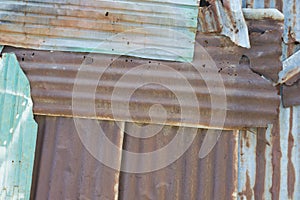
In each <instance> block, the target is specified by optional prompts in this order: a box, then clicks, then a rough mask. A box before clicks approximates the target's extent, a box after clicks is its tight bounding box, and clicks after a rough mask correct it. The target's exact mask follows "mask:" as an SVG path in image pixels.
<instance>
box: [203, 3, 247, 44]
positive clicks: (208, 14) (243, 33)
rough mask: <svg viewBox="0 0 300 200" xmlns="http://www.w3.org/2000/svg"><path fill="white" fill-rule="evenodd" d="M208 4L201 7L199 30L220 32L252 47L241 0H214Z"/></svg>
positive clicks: (237, 42) (235, 41)
mask: <svg viewBox="0 0 300 200" xmlns="http://www.w3.org/2000/svg"><path fill="white" fill-rule="evenodd" d="M209 2H210V3H209V4H208V5H207V6H204V7H200V9H199V14H198V22H199V23H198V31H200V32H202V33H210V32H220V33H221V34H223V35H225V36H227V37H229V38H230V39H231V40H232V41H233V42H234V43H235V44H237V45H239V46H241V47H245V48H250V40H249V36H248V28H247V24H246V22H245V19H244V16H243V12H242V5H241V2H240V1H239V0H224V1H222V2H221V1H219V0H214V1H209Z"/></svg>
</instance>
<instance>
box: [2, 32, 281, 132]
mask: <svg viewBox="0 0 300 200" xmlns="http://www.w3.org/2000/svg"><path fill="white" fill-rule="evenodd" d="M198 37H199V38H198V39H197V40H198V41H199V42H200V44H201V45H202V46H204V47H205V49H206V50H207V51H208V53H209V54H210V55H211V56H212V58H213V60H214V62H215V63H216V64H217V68H215V69H214V68H213V66H211V65H210V64H209V61H208V60H207V59H204V60H201V59H200V60H196V61H195V63H197V64H198V66H197V67H199V66H201V76H202V77H201V76H200V75H199V73H198V72H197V71H196V68H194V67H193V66H192V65H190V64H188V63H175V62H163V61H153V60H143V59H136V58H132V57H120V58H118V59H117V60H115V61H114V62H112V61H111V59H114V57H113V56H109V55H101V54H97V55H95V54H90V55H88V54H83V53H66V52H52V53H50V52H46V51H35V50H23V49H12V48H6V49H4V51H5V52H15V53H16V55H17V56H18V59H19V60H20V62H21V66H22V68H23V70H24V71H25V73H26V74H27V76H28V78H29V80H30V81H31V85H32V96H33V100H34V112H35V114H40V115H53V116H73V112H72V95H73V94H74V93H72V92H73V86H74V83H75V80H76V75H77V72H78V70H79V68H80V66H81V64H82V63H84V66H85V67H84V73H85V78H81V79H80V86H81V87H82V89H83V91H85V92H83V93H80V94H79V97H80V99H81V100H82V101H81V102H82V109H78V110H77V111H78V114H79V116H80V117H87V118H98V119H108V120H121V121H122V120H123V121H135V122H141V123H150V122H151V119H150V117H149V109H150V108H151V106H152V105H154V104H161V105H163V106H164V108H165V109H166V112H167V115H168V118H167V121H166V122H165V121H163V116H162V113H161V112H159V111H158V110H155V109H154V110H152V111H153V112H152V111H151V112H152V113H151V114H152V116H151V117H152V118H153V120H154V121H155V123H166V124H168V125H184V126H191V127H199V128H200V127H210V128H225V129H235V128H241V127H251V126H259V127H264V126H266V125H267V124H268V123H272V119H273V118H274V117H276V113H277V111H276V109H277V107H278V104H279V101H278V100H279V98H278V95H277V92H276V89H275V88H274V87H273V86H272V85H271V83H270V82H268V81H266V80H264V79H262V78H261V77H260V76H259V75H257V74H255V73H253V72H252V71H251V70H250V68H249V66H248V65H247V63H246V65H245V64H243V63H241V64H239V62H240V59H241V58H242V55H243V54H245V55H247V53H251V52H249V50H244V51H243V48H239V47H237V46H236V45H234V44H233V43H230V40H229V39H227V38H225V37H220V36H207V35H206V36H205V35H200V34H199V35H198ZM214 42H215V44H214ZM225 44H227V47H226V49H225V48H224V45H225ZM258 48H259V47H258ZM250 55H251V54H250ZM254 58H255V57H254ZM250 59H252V57H250ZM273 60H274V59H273ZM105 63H109V64H110V66H109V68H108V69H107V70H106V71H105V68H106V67H107V66H105ZM140 66H144V67H146V68H144V69H143V70H142V71H135V69H137V68H138V67H140ZM164 66H168V67H169V68H168V69H166V68H165V67H164ZM170 70H171V71H170ZM104 71H105V73H103V76H102V77H101V79H100V83H99V84H98V78H99V73H101V72H104ZM177 73H179V75H178V74H177ZM216 74H220V76H221V77H222V79H223V83H224V86H225V92H226V98H227V99H226V100H227V102H226V103H227V106H226V119H225V122H224V123H225V124H224V127H214V126H211V121H210V120H211V119H210V118H211V116H212V113H211V111H212V110H211V109H212V107H211V103H212V102H211V97H212V96H211V95H213V96H215V97H218V99H223V97H222V95H223V93H222V92H223V89H224V88H222V87H220V85H216V86H215V87H214V88H213V89H212V90H211V91H210V92H209V91H208V88H207V84H214V83H215V82H216V80H214V77H216ZM123 75H126V76H127V77H130V79H127V80H125V81H123V82H122V83H121V84H120V83H118V82H119V79H120V78H121V77H122V76H123ZM180 76H182V77H184V79H186V80H187V81H188V83H189V85H190V86H189V85H184V84H183V82H182V80H181V78H180ZM153 77H155V78H157V79H159V80H161V81H163V82H164V83H167V82H171V83H172V84H171V85H172V87H173V88H171V89H170V88H169V89H168V88H166V87H164V86H163V84H160V85H159V84H148V85H145V86H139V88H136V87H137V85H138V83H140V82H139V81H141V80H142V79H144V80H151V79H152V78H153ZM95 83H96V85H97V84H98V86H97V89H96V96H95V99H96V101H95V102H96V113H97V114H96V116H95V115H93V113H92V112H91V110H87V109H86V107H84V106H88V105H89V103H91V102H89V99H91V98H92V97H93V94H94V93H93V92H94V90H93V91H91V89H92V88H93V85H94V86H95ZM116 84H119V85H118V86H116ZM191 88H192V89H193V90H194V92H193V93H194V94H195V96H196V98H197V103H195V102H194V103H193V101H192V100H191V101H184V102H183V103H182V102H179V101H180V99H178V97H177V96H176V95H179V96H189V95H192V96H193V93H191V92H190V91H191ZM116 89H117V90H120V91H122V92H124V93H125V94H126V95H127V94H128V93H130V91H132V90H135V89H137V90H136V91H135V92H134V93H133V95H132V96H131V97H130V99H128V98H127V97H126V95H125V96H124V95H121V94H118V95H116V96H114V99H113V100H114V101H113V102H115V103H116V104H117V105H120V106H121V105H123V104H124V102H129V105H130V114H128V113H127V112H125V111H124V112H123V111H122V113H119V114H120V115H117V116H116V115H114V116H113V113H112V107H111V105H112V93H113V91H114V90H116ZM126 98H127V99H126ZM257 99H259V101H257ZM198 106H199V112H200V116H201V117H200V118H201V119H200V121H198V122H197V121H196V119H197V116H194V115H193V114H191V115H190V116H187V117H186V118H185V119H183V122H182V121H181V120H182V119H181V117H182V115H181V114H182V113H181V111H182V109H183V110H187V111H188V112H191V113H193V112H192V111H193V110H197V109H198ZM223 109H224V107H222V103H221V104H220V103H217V104H215V105H214V108H213V110H215V111H216V110H223ZM121 110H122V109H121ZM213 120H214V121H216V122H219V121H220V123H221V121H222V120H221V119H220V118H216V119H213ZM220 123H219V124H220Z"/></svg>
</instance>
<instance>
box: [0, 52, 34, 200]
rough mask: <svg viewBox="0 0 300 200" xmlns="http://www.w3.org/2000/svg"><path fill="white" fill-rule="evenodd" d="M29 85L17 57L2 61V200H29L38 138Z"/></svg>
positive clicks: (0, 120)
mask: <svg viewBox="0 0 300 200" xmlns="http://www.w3.org/2000/svg"><path fill="white" fill-rule="evenodd" d="M32 105H33V104H32V100H31V97H30V85H29V81H28V80H27V78H26V76H25V74H24V73H23V71H22V70H21V68H20V65H19V63H18V61H17V58H16V56H15V54H2V58H1V60H0V199H1V200H11V199H29V198H30V189H31V182H32V171H33V162H34V154H35V146H36V137H37V124H36V122H35V121H34V119H33V112H32Z"/></svg>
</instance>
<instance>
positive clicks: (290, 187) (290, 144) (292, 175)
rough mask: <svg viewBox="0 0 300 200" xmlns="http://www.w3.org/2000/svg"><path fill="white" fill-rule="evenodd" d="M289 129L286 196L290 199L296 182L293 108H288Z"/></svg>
mask: <svg viewBox="0 0 300 200" xmlns="http://www.w3.org/2000/svg"><path fill="white" fill-rule="evenodd" d="M289 123H290V130H289V139H288V140H289V141H288V168H287V171H288V196H289V198H290V199H292V198H293V196H294V191H295V182H296V177H295V175H296V173H295V167H294V164H293V162H292V150H293V148H294V144H295V140H294V137H293V133H292V131H293V108H291V109H290V121H289Z"/></svg>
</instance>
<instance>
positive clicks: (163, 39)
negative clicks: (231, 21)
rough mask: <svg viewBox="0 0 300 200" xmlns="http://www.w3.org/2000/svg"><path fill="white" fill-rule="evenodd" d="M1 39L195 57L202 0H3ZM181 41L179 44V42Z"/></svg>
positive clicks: (42, 45)
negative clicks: (182, 0)
mask: <svg viewBox="0 0 300 200" xmlns="http://www.w3.org/2000/svg"><path fill="white" fill-rule="evenodd" d="M0 14H1V15H0V16H1V17H0V44H4V45H11V46H17V47H24V48H33V49H42V50H60V51H72V52H100V53H108V54H117V55H119V54H121V55H131V56H137V57H144V58H152V59H161V60H177V61H191V60H192V58H193V54H194V51H193V50H194V47H193V44H194V41H195V40H194V39H195V32H196V29H197V15H198V5H197V1H196V0H189V1H184V2H180V1H178V0H166V1H162V2H160V1H138V0H136V1H130V0H119V1H113V2H112V1H91V0H88V1H76V0H71V1H70V0H64V1H60V0H55V1H52V0H51V1H50V0H47V1H29V2H28V1H18V0H13V1H11V0H10V1H3V2H2V3H1V5H0ZM174 44H176V45H174Z"/></svg>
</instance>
